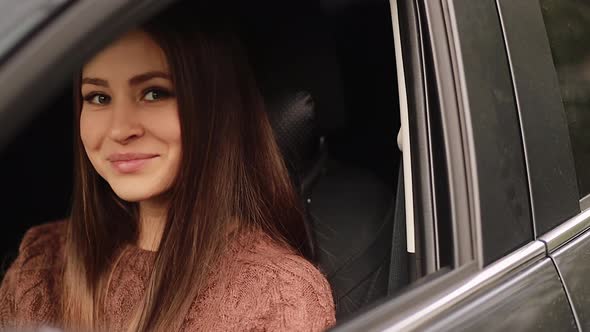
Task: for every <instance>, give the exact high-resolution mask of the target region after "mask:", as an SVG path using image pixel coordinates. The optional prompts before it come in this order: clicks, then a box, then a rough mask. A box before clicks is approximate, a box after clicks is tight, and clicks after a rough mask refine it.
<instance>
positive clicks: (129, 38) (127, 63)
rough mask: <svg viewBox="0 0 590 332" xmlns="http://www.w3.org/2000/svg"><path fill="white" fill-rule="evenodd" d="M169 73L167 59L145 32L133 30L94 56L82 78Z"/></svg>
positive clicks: (83, 71) (87, 64) (113, 77)
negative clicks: (148, 72) (155, 72)
mask: <svg viewBox="0 0 590 332" xmlns="http://www.w3.org/2000/svg"><path fill="white" fill-rule="evenodd" d="M153 70H158V71H163V72H167V71H168V65H167V63H166V56H165V55H164V52H163V51H162V49H161V48H160V46H159V45H158V44H157V43H156V42H155V41H154V40H153V39H152V38H151V37H150V36H149V35H148V34H147V33H145V32H143V31H141V30H133V31H130V32H128V33H126V34H125V35H123V36H122V37H121V38H119V39H118V40H116V41H114V42H113V43H112V44H110V45H109V46H107V47H106V48H105V49H103V50H102V51H100V52H99V53H98V54H96V55H95V56H94V57H93V58H92V59H91V60H90V61H88V62H87V63H86V65H84V68H83V70H82V74H83V76H85V77H100V78H106V79H109V78H112V79H117V78H123V79H126V78H127V77H131V76H134V75H137V74H140V73H144V72H147V71H153Z"/></svg>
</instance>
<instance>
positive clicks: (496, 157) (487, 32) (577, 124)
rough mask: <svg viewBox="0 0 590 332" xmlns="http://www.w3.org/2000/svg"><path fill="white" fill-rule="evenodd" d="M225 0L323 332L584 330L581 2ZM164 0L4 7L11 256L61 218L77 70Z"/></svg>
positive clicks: (586, 70)
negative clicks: (296, 210)
mask: <svg viewBox="0 0 590 332" xmlns="http://www.w3.org/2000/svg"><path fill="white" fill-rule="evenodd" d="M226 1H227V4H226V7H227V10H228V12H232V13H233V15H235V20H236V21H235V22H236V26H237V27H239V31H240V35H241V37H242V40H243V43H244V45H245V46H246V49H247V50H248V56H249V60H250V62H251V63H252V66H253V68H254V69H255V72H256V76H257V80H258V82H259V84H260V86H261V90H262V93H263V96H264V98H265V102H266V104H267V108H268V112H269V117H270V119H271V122H272V124H273V126H274V128H275V137H276V139H277V142H278V143H279V146H280V147H281V150H282V152H283V155H284V157H285V160H286V163H287V165H288V166H289V169H290V171H291V174H292V177H293V180H294V182H295V183H296V184H297V186H298V188H299V190H300V194H301V199H302V200H303V201H304V202H305V207H306V215H307V223H308V227H309V228H310V230H311V234H312V235H313V237H314V239H313V241H314V242H315V244H316V246H315V255H314V256H315V262H316V263H317V265H318V266H319V268H320V270H321V271H322V272H323V273H324V274H325V275H326V277H327V279H328V281H329V282H330V284H331V286H332V289H333V294H334V299H335V302H336V309H337V320H338V323H337V325H336V326H334V327H333V330H334V331H411V330H420V331H423V330H425V331H457V330H462V331H479V330H494V331H495V330H510V331H515V330H517V331H520V330H544V331H576V330H577V331H579V330H584V329H590V314H589V313H590V286H587V283H586V282H585V280H586V279H585V278H586V276H587V275H588V274H589V273H590V230H588V229H589V228H590V167H588V166H590V165H589V164H590V134H588V133H589V132H590V117H589V116H588V115H587V114H588V109H589V108H588V107H589V106H590V98H588V96H590V94H589V92H590V85H589V84H588V83H589V82H590V65H589V64H590V62H588V61H589V60H588V59H590V57H589V56H590V47H589V46H587V45H590V43H588V39H590V5H589V4H586V3H584V2H581V1H574V0H520V1H511V0H300V1H297V2H295V1H281V2H280V3H279V2H277V1H270V0H252V1H248V2H243V1H242V2H240V1H231V0H226ZM173 2H174V1H171V0H159V1H155V0H117V1H92V0H51V1H50V0H47V1H35V2H32V1H18V0H6V1H4V2H2V3H1V4H0V22H1V23H0V82H2V83H3V84H2V85H3V88H2V90H0V126H1V129H0V165H1V168H0V170H1V171H0V183H2V195H3V196H2V205H1V206H2V208H3V211H4V213H5V222H4V223H3V226H2V227H3V231H2V232H1V235H0V236H1V237H2V241H0V250H1V252H2V258H3V260H2V262H3V266H4V267H6V266H7V264H9V263H10V262H11V260H12V259H14V257H15V256H16V254H17V251H18V243H19V242H20V239H21V238H22V235H23V234H24V232H25V231H26V229H28V228H29V227H31V226H33V225H36V224H40V223H43V222H46V221H49V220H54V219H59V218H64V217H67V214H68V206H69V202H70V197H71V182H72V167H73V166H72V152H71V151H70V150H71V143H72V127H73V125H74V124H73V123H72V117H71V100H70V99H71V91H70V89H71V88H70V86H71V84H70V83H71V77H72V75H73V74H74V73H75V72H76V70H77V68H80V66H81V65H82V64H83V63H84V62H85V61H86V60H87V59H89V57H91V56H92V55H93V54H94V53H95V52H97V51H98V50H100V49H101V47H103V46H104V45H106V44H107V43H108V42H109V41H111V40H113V39H114V38H116V37H117V36H118V35H119V34H121V33H122V32H124V31H126V30H127V29H129V28H131V27H133V26H136V25H137V24H139V23H141V22H142V21H144V20H146V19H148V18H149V17H151V16H153V15H155V14H156V13H158V12H160V11H161V10H163V9H164V8H165V7H167V6H169V5H170V4H171V3H173ZM182 5H185V6H187V11H188V10H191V9H190V2H188V1H185V3H184V4H182ZM287 115H294V116H295V120H293V118H292V117H291V118H288V117H287Z"/></svg>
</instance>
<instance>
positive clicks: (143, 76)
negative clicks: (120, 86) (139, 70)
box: [82, 71, 170, 88]
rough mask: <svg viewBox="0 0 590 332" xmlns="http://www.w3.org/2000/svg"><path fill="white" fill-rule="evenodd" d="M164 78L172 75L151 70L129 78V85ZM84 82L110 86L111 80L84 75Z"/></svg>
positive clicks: (168, 78)
mask: <svg viewBox="0 0 590 332" xmlns="http://www.w3.org/2000/svg"><path fill="white" fill-rule="evenodd" d="M157 77H159V78H164V79H167V80H170V75H169V74H167V73H164V72H161V71H149V72H147V73H143V74H139V75H135V76H133V77H132V78H130V79H129V85H138V84H141V83H143V82H145V81H149V80H151V79H152V78H157ZM82 84H93V85H99V86H104V87H107V88H108V86H109V82H107V81H106V80H103V79H102V78H94V77H84V78H83V79H82Z"/></svg>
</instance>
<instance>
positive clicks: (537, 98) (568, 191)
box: [497, 0, 580, 238]
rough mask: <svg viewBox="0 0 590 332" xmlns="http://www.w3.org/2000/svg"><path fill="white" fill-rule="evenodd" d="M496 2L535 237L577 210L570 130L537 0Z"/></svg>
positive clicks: (575, 213) (578, 211) (500, 0)
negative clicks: (516, 114) (517, 116)
mask: <svg viewBox="0 0 590 332" xmlns="http://www.w3.org/2000/svg"><path fill="white" fill-rule="evenodd" d="M497 2H498V9H499V14H500V20H501V22H502V26H503V32H504V39H505V42H506V49H507V51H508V55H509V61H510V68H511V74H512V80H513V86H514V90H515V96H516V102H517V105H518V112H519V117H520V121H521V130H522V138H523V142H524V151H525V156H526V166H527V175H528V179H529V194H530V200H531V208H532V216H533V223H534V230H535V238H538V237H540V236H541V235H542V234H545V233H547V232H549V231H550V230H551V229H553V228H555V227H556V226H559V225H560V224H561V223H563V222H564V221H566V220H568V219H570V218H571V217H573V216H575V215H577V214H579V213H580V202H579V198H578V195H579V194H578V185H577V178H576V170H575V166H574V159H573V154H572V148H571V144H570V136H569V129H568V127H567V121H566V117H565V110H564V106H563V103H562V101H561V94H560V88H559V82H558V79H557V72H556V71H555V67H554V65H553V57H552V54H551V49H550V46H549V40H548V38H547V32H546V30H545V24H544V21H543V17H542V13H541V7H540V3H539V1H538V0H522V1H509V0H508V1H506V0H497ZM523 40H526V42H522V41H523ZM548 133H551V134H550V135H548Z"/></svg>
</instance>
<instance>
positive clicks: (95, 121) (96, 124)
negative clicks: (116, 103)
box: [80, 110, 106, 152]
mask: <svg viewBox="0 0 590 332" xmlns="http://www.w3.org/2000/svg"><path fill="white" fill-rule="evenodd" d="M105 122H106V121H105V114H100V113H99V112H92V111H84V110H82V112H81V114H80V138H81V140H82V144H83V145H84V148H85V149H86V151H87V152H91V151H95V150H98V149H100V146H101V142H102V140H103V139H104V133H105V128H104V127H105Z"/></svg>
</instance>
